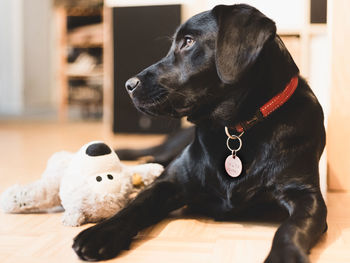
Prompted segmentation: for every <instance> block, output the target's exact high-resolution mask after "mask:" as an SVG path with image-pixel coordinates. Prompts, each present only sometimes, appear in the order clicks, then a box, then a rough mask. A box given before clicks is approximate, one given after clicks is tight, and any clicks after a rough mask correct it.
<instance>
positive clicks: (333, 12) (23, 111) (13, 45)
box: [0, 0, 350, 191]
mask: <svg viewBox="0 0 350 263" xmlns="http://www.w3.org/2000/svg"><path fill="white" fill-rule="evenodd" d="M234 3H248V4H251V5H253V6H255V7H257V8H258V9H260V10H261V11H262V12H263V13H265V14H266V15H267V16H269V17H271V18H272V19H273V20H274V21H275V22H276V24H277V28H278V33H279V34H280V36H281V37H282V39H283V41H284V42H285V44H286V46H287V47H288V49H289V50H290V52H291V53H292V55H293V57H294V59H295V61H296V63H297V65H298V66H299V68H300V71H301V74H302V75H303V76H304V77H305V78H306V79H307V80H308V81H309V83H310V85H311V87H312V89H313V90H314V92H315V94H316V95H317V97H318V99H319V100H320V102H321V104H322V106H323V109H324V112H325V116H326V122H325V125H326V126H327V134H328V137H327V151H326V154H324V156H323V158H322V162H321V164H320V167H321V182H322V189H323V191H326V189H327V182H328V189H330V190H336V191H350V177H349V176H347V174H349V172H350V168H349V167H348V165H347V164H348V163H349V160H350V158H349V157H350V154H349V151H348V148H349V147H350V139H349V135H350V133H349V132H350V126H349V125H348V123H349V120H350V116H349V115H350V114H349V111H348V110H347V105H349V103H350V91H349V87H348V86H349V85H348V83H350V73H349V70H350V67H349V66H348V65H347V62H348V61H350V53H349V49H348V47H349V46H350V20H349V17H348V15H347V13H346V12H347V11H348V10H350V1H348V0H335V1H331V0H328V1H327V0H293V1H279V0H265V1H261V0H260V1H259V0H246V1H244V0H242V1H235V0H231V1H226V0H222V1H217V0H206V1H205V0H203V1H199V0H188V1H184V0H180V1H172V0H169V1H160V0H159V1H158V0H155V1H151V0H149V1H146V0H135V1H131V0H130V1H127V0H106V1H103V0H84V1H83V0H1V2H0V34H1V37H0V144H2V145H3V147H2V148H3V149H6V151H5V150H3V151H0V155H1V159H2V162H4V160H8V161H11V158H13V156H14V155H15V154H18V152H23V153H29V152H30V151H32V150H33V148H34V147H32V146H29V145H27V143H29V142H28V141H32V142H33V141H35V142H36V143H40V142H43V143H42V144H44V145H46V146H47V147H45V149H46V151H45V154H44V153H43V156H46V154H48V153H49V152H52V151H53V150H56V148H57V149H58V148H59V147H66V148H68V149H70V148H72V149H76V147H78V146H79V145H81V144H82V143H84V140H88V139H99V138H100V137H102V138H103V139H106V138H107V140H112V141H113V142H115V141H117V143H116V144H117V146H118V147H119V146H128V147H129V146H130V147H140V146H141V145H142V146H145V145H146V146H147V145H152V144H154V143H157V142H159V141H161V139H162V138H163V137H164V134H167V133H169V132H171V131H174V130H176V129H178V128H179V127H182V126H186V125H188V124H187V123H186V121H183V120H166V119H162V118H160V119H159V118H157V119H155V118H151V117H149V116H145V115H142V114H141V113H139V112H137V111H136V110H135V109H134V107H133V105H132V104H131V101H130V99H129V97H128V95H127V93H126V92H125V88H124V83H125V81H126V80H127V79H128V78H129V77H131V76H133V75H134V74H136V73H138V72H139V71H140V70H141V69H143V68H145V67H146V66H148V65H150V64H152V63H154V62H155V61H157V60H158V59H160V58H161V57H162V56H164V55H165V54H166V52H167V49H168V48H169V45H170V42H169V37H170V36H172V34H173V32H174V31H175V29H176V27H177V26H178V25H179V24H180V23H181V22H184V21H185V20H186V19H188V18H189V17H191V16H192V15H194V14H196V13H198V12H201V11H205V10H208V9H211V8H212V7H214V6H215V5H217V4H234ZM52 134H56V135H55V136H54V135H52ZM142 134H144V135H142ZM154 134H158V135H156V136H155V135H154ZM132 135H137V137H130V136H132ZM50 136H51V137H50ZM118 136H119V137H118ZM128 136H129V137H128ZM96 137H99V138H96ZM18 138H20V139H18ZM21 138H22V139H21ZM115 138H118V139H117V140H116V139H115ZM53 141H54V142H53ZM68 141H70V142H71V143H70V144H69V143H67V142H68ZM4 145H6V147H4ZM14 145H18V148H17V152H16V153H13V155H11V154H9V153H8V149H9V148H14ZM23 145H26V147H27V148H28V150H25V149H22V148H21V147H23ZM50 145H51V146H52V147H49V146H50ZM26 147H25V148H26ZM27 148H26V149H27ZM78 148H79V147H78ZM29 149H30V150H29ZM37 154H38V153H37ZM6 158H8V159H6ZM45 158H46V157H45ZM0 172H1V170H0ZM2 172H4V170H3V171H2Z"/></svg>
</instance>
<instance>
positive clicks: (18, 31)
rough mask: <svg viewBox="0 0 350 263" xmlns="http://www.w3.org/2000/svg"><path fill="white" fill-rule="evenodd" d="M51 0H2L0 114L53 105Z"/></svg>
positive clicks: (0, 4) (15, 113)
mask: <svg viewBox="0 0 350 263" xmlns="http://www.w3.org/2000/svg"><path fill="white" fill-rule="evenodd" d="M52 14H53V12H52V0H0V36H1V37H0V116H14V115H15V116H16V115H17V116H18V115H28V114H31V113H32V112H34V113H35V112H37V111H38V110H43V109H44V110H46V109H51V108H53V107H54V101H53V97H52V93H53V89H54V71H53V63H52V61H51V58H52V52H53V50H54V48H53V35H52V32H53V31H52V24H53V21H52V19H53V15H52Z"/></svg>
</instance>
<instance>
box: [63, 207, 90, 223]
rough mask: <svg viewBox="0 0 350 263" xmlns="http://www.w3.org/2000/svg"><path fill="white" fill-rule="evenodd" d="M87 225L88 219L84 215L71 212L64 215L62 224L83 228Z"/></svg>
mask: <svg viewBox="0 0 350 263" xmlns="http://www.w3.org/2000/svg"><path fill="white" fill-rule="evenodd" d="M85 223H87V222H86V218H85V216H84V214H82V213H79V212H69V211H65V212H64V213H63V216H62V224H63V225H65V226H81V225H82V224H85Z"/></svg>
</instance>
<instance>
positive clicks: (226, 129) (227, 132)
mask: <svg viewBox="0 0 350 263" xmlns="http://www.w3.org/2000/svg"><path fill="white" fill-rule="evenodd" d="M225 132H226V135H227V137H229V138H230V139H232V140H235V139H240V138H241V136H242V135H243V133H244V131H242V132H241V133H240V134H239V135H231V134H230V132H229V130H228V127H227V126H225ZM241 144H242V142H241Z"/></svg>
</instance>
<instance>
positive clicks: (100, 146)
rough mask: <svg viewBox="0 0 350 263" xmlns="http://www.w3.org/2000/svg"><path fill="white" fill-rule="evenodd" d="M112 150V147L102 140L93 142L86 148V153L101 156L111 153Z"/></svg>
mask: <svg viewBox="0 0 350 263" xmlns="http://www.w3.org/2000/svg"><path fill="white" fill-rule="evenodd" d="M111 152H112V151H111V148H109V147H108V146H107V145H106V144H104V143H102V142H99V143H94V144H91V145H89V147H87V149H86V154H87V155H89V156H101V155H106V154H110V153H111Z"/></svg>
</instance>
